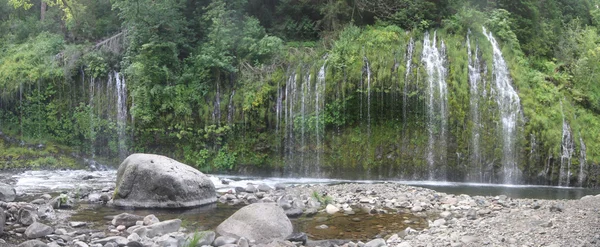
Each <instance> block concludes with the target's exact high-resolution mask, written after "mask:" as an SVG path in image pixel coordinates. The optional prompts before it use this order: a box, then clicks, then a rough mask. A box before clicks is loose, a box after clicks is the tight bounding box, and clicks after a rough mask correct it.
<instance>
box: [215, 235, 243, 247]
mask: <svg viewBox="0 0 600 247" xmlns="http://www.w3.org/2000/svg"><path fill="white" fill-rule="evenodd" d="M236 242H237V238H235V237H228V236H219V237H218V238H216V239H215V241H214V242H213V245H214V246H217V247H218V246H223V245H226V244H235V243H236Z"/></svg>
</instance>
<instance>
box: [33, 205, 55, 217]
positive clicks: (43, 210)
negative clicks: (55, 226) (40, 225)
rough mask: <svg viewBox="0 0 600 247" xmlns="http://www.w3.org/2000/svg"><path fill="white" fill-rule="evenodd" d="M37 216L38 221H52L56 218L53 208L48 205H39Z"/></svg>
mask: <svg viewBox="0 0 600 247" xmlns="http://www.w3.org/2000/svg"><path fill="white" fill-rule="evenodd" d="M37 216H38V218H39V219H42V220H44V219H54V218H55V217H56V215H55V213H54V208H52V206H50V205H48V204H42V205H39V206H38V208H37Z"/></svg>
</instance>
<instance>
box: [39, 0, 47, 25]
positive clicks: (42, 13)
mask: <svg viewBox="0 0 600 247" xmlns="http://www.w3.org/2000/svg"><path fill="white" fill-rule="evenodd" d="M41 1H42V4H41V5H40V6H41V7H40V21H44V19H46V9H47V8H48V4H46V2H44V0H41Z"/></svg>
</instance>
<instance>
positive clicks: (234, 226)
mask: <svg viewBox="0 0 600 247" xmlns="http://www.w3.org/2000/svg"><path fill="white" fill-rule="evenodd" d="M292 230H293V227H292V223H291V222H290V219H288V217H287V216H286V215H285V212H284V211H283V209H282V208H281V207H279V206H277V204H275V203H255V204H251V205H248V206H245V207H243V208H241V209H240V210H238V211H237V212H235V213H234V214H233V215H231V217H229V218H227V219H226V220H225V221H223V223H221V224H220V225H219V226H218V227H217V230H216V232H217V233H218V234H219V235H222V236H230V237H235V238H241V237H244V238H247V239H250V240H255V241H256V243H257V244H266V243H270V242H272V241H274V240H284V239H285V238H286V237H287V236H289V235H290V234H291V233H292Z"/></svg>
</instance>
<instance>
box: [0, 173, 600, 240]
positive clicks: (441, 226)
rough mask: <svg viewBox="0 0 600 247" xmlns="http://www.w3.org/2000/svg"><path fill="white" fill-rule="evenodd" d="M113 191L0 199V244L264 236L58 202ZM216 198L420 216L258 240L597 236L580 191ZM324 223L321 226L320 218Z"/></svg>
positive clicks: (331, 189)
mask: <svg viewBox="0 0 600 247" xmlns="http://www.w3.org/2000/svg"><path fill="white" fill-rule="evenodd" d="M112 193H113V192H112V191H111V188H107V189H105V190H104V192H102V191H97V192H90V193H87V194H84V195H72V194H71V195H64V196H59V197H58V199H57V198H56V197H55V198H51V197H50V196H48V195H44V196H42V197H40V198H37V199H35V200H33V201H31V202H8V203H6V202H0V208H1V209H3V210H0V211H3V212H2V213H4V212H5V213H6V219H7V222H6V224H4V222H0V223H2V225H1V226H0V231H2V229H1V227H2V226H3V228H4V234H3V235H2V239H4V240H0V246H3V245H4V244H3V243H2V242H3V241H5V240H6V241H8V243H20V242H22V241H25V240H27V239H31V240H29V241H28V242H24V243H21V244H20V245H19V246H79V247H85V246H95V247H100V246H183V245H186V244H189V242H190V240H191V239H192V238H194V235H195V236H196V240H198V245H197V246H202V245H212V246H225V247H238V246H239V247H247V246H261V245H262V246H265V244H260V245H259V244H256V243H255V242H253V241H252V240H251V239H250V240H249V239H244V238H242V239H231V238H225V237H218V235H217V234H215V232H213V231H206V232H202V233H201V234H197V233H194V232H191V231H188V230H187V229H185V228H183V227H181V220H178V219H171V220H164V221H162V222H161V221H159V220H158V219H157V218H156V217H153V215H140V216H132V215H119V216H117V217H115V218H113V220H112V221H110V223H107V225H106V226H105V228H104V230H96V229H91V228H88V227H87V223H86V222H71V221H69V220H68V215H69V214H70V213H72V211H69V210H68V209H64V208H65V207H67V208H68V207H70V206H72V205H69V204H71V203H74V204H77V203H80V202H82V201H87V202H86V203H106V202H108V204H109V206H110V201H109V200H110V198H108V197H110V195H112ZM61 198H62V199H61ZM218 201H219V202H218V203H226V204H235V205H244V204H252V203H276V204H277V205H278V206H279V207H281V208H282V209H283V210H284V211H285V213H286V214H287V215H288V217H290V218H298V217H302V219H304V220H312V219H314V220H317V219H316V218H327V217H334V216H344V215H347V217H352V215H354V214H355V213H357V212H363V213H364V212H366V213H368V214H369V215H372V216H373V217H376V216H377V215H383V214H406V215H412V217H414V218H418V219H421V220H422V222H425V223H424V224H423V227H418V228H416V229H413V228H410V227H409V228H406V229H404V230H398V231H395V232H390V231H382V232H381V233H380V234H377V235H376V236H373V237H372V239H365V240H363V241H362V242H361V241H358V240H353V241H351V240H344V239H341V240H340V239H337V240H334V239H331V240H321V241H311V238H310V233H309V234H308V236H309V237H308V241H307V234H302V233H300V234H292V235H291V236H290V237H289V238H288V239H287V240H278V241H274V242H271V243H269V244H266V246H290V247H291V246H334V245H338V246H345V247H355V246H360V247H363V246H366V247H380V246H403V247H406V246H413V247H416V246H519V247H521V246H600V195H599V196H586V197H584V198H581V199H580V200H534V199H513V198H509V197H506V196H496V197H483V196H468V195H451V194H445V193H439V192H436V191H433V190H430V189H425V188H420V187H413V186H407V185H400V184H395V183H381V184H339V185H299V186H285V185H277V186H275V187H274V188H273V187H269V186H267V185H264V184H260V185H248V186H246V187H245V188H241V187H236V188H234V189H231V190H229V191H228V192H226V193H220V194H219V200H218ZM61 204H62V205H61ZM61 208H62V209H61ZM2 213H0V214H2ZM134 213H135V212H134ZM315 215H316V216H315ZM323 215H325V217H322V216H323ZM0 216H1V215H0ZM0 218H2V217H0ZM0 221H2V219H0ZM34 222H35V223H34ZM323 225H325V226H320V227H323V228H326V227H327V225H326V224H323ZM365 227H376V226H365ZM421 228H422V229H421ZM140 229H141V230H140ZM255 230H257V231H260V229H255ZM317 231H318V229H317Z"/></svg>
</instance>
